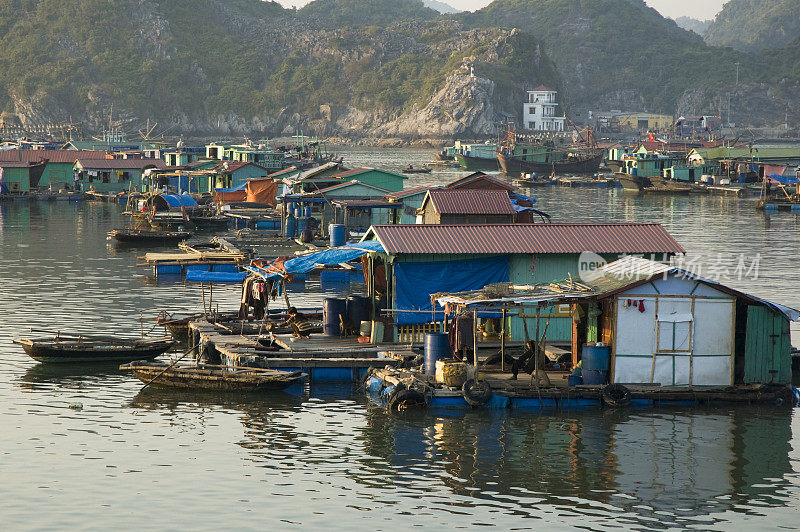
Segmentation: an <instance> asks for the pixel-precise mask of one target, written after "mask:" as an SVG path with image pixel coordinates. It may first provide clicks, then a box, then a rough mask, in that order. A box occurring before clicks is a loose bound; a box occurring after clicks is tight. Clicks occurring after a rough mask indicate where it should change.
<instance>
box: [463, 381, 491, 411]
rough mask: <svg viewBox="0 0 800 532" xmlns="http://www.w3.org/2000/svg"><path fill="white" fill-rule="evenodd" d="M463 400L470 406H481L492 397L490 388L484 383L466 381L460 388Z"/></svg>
mask: <svg viewBox="0 0 800 532" xmlns="http://www.w3.org/2000/svg"><path fill="white" fill-rule="evenodd" d="M461 391H462V392H463V394H464V400H465V401H466V402H467V403H469V404H470V405H471V406H483V405H485V404H486V403H487V402H488V401H489V399H490V398H491V397H492V387H491V386H490V385H489V383H488V382H486V381H479V380H476V379H467V381H466V382H465V383H464V386H462V387H461Z"/></svg>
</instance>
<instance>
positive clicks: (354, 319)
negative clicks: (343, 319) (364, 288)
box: [347, 296, 370, 326]
mask: <svg viewBox="0 0 800 532" xmlns="http://www.w3.org/2000/svg"><path fill="white" fill-rule="evenodd" d="M369 315H370V304H369V298H368V297H364V296H350V297H348V298H347V319H349V320H350V322H351V323H352V324H353V325H356V326H358V325H360V324H361V322H362V321H369Z"/></svg>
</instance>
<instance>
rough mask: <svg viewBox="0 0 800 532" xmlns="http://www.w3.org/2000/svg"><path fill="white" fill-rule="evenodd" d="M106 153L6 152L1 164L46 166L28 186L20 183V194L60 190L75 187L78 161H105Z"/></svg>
mask: <svg viewBox="0 0 800 532" xmlns="http://www.w3.org/2000/svg"><path fill="white" fill-rule="evenodd" d="M107 158H108V153H107V152H105V151H86V150H84V151H77V150H4V151H0V162H23V163H29V164H31V165H33V166H38V165H44V166H43V168H41V172H39V171H34V172H33V173H32V174H31V175H30V177H31V178H32V180H29V182H28V183H27V189H26V185H25V184H23V183H20V192H27V191H33V190H36V189H52V190H60V189H64V188H67V187H74V186H75V174H74V168H73V167H74V165H75V161H77V160H78V159H84V160H89V159H92V160H97V159H100V160H103V159H107Z"/></svg>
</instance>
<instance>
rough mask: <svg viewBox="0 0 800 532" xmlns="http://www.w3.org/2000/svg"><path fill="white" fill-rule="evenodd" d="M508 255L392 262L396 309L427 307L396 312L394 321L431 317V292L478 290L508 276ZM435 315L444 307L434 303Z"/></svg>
mask: <svg viewBox="0 0 800 532" xmlns="http://www.w3.org/2000/svg"><path fill="white" fill-rule="evenodd" d="M509 271H510V268H509V263H508V257H506V256H502V257H489V258H484V259H471V260H454V261H448V262H398V263H396V264H395V265H394V277H395V281H396V293H397V300H396V302H395V308H397V309H399V310H426V311H427V312H423V313H420V312H398V313H397V317H396V323H397V325H412V324H416V323H429V322H430V321H432V320H431V294H435V293H437V292H467V291H470V290H480V289H481V288H483V287H484V286H486V285H488V284H492V283H504V282H508V280H509ZM436 309H437V310H438V311H439V312H438V313H437V318H438V319H441V317H442V314H441V312H442V311H443V310H444V308H443V307H442V306H440V305H439V304H437V305H436Z"/></svg>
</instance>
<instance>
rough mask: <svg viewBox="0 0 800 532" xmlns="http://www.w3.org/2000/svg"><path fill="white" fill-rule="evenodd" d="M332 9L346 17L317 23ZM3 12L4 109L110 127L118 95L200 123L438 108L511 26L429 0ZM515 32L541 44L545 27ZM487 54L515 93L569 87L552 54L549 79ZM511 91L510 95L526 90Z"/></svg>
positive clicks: (2, 8)
mask: <svg viewBox="0 0 800 532" xmlns="http://www.w3.org/2000/svg"><path fill="white" fill-rule="evenodd" d="M23 8H24V9H23ZM332 13H337V15H336V16H338V17H340V22H337V23H335V24H333V25H334V26H335V27H332V28H322V27H321V26H320V25H318V24H316V23H314V22H313V19H314V18H316V17H327V18H328V19H330V17H333V16H334V15H333V14H332ZM0 15H2V16H1V17H0V25H2V26H0V27H4V28H6V29H7V31H6V32H5V34H4V35H3V36H2V37H0V69H2V72H3V76H0V110H11V111H14V110H15V107H16V106H15V104H23V105H26V104H29V103H31V102H32V105H34V106H38V107H39V110H40V111H42V116H44V115H48V114H49V116H48V119H55V120H56V121H58V120H66V119H67V118H68V116H70V115H71V116H72V117H73V118H74V119H75V120H78V121H80V120H83V119H84V117H85V116H86V115H89V116H92V117H93V121H94V123H95V124H96V125H97V124H102V123H103V121H104V120H107V116H108V110H109V109H110V106H111V104H112V103H113V105H114V111H115V116H116V117H118V118H120V115H122V118H124V117H125V114H126V113H127V114H128V115H129V116H131V115H132V117H138V118H139V119H144V118H148V117H149V118H154V119H157V120H162V121H170V120H178V121H183V122H187V121H188V122H190V123H198V122H202V121H203V120H206V121H208V122H213V121H214V120H213V117H218V116H227V115H230V114H232V113H233V114H236V115H237V116H239V117H243V118H244V119H245V120H249V119H250V118H251V117H254V116H257V117H266V118H269V117H275V116H278V115H280V114H281V113H287V112H288V113H289V114H293V113H299V114H300V115H301V116H303V117H304V118H306V119H309V120H311V119H314V118H317V117H318V116H319V113H320V106H321V105H330V106H341V107H344V106H347V105H352V106H355V107H358V108H359V109H362V110H364V111H367V112H378V113H382V114H385V115H387V116H389V115H392V114H396V113H398V112H402V111H403V110H408V109H412V108H415V107H420V106H424V105H425V104H426V103H427V102H428V101H429V100H430V98H431V97H432V96H433V95H434V94H436V92H437V91H438V90H440V89H441V88H442V87H443V85H444V81H445V79H446V77H447V76H448V75H450V74H451V73H452V72H453V71H454V69H455V68H456V67H457V66H458V64H459V63H460V60H461V58H462V57H463V56H465V55H467V56H468V55H471V54H473V53H474V55H480V53H479V50H478V49H479V48H480V47H481V46H484V47H485V48H486V49H487V50H488V49H489V48H490V47H491V46H490V42H491V41H492V40H493V39H498V38H500V37H499V36H500V35H501V34H502V32H500V31H499V30H497V31H486V32H481V35H480V36H475V35H473V34H468V32H466V31H464V30H463V28H460V27H459V26H458V24H457V23H454V22H449V23H447V22H444V24H445V26H444V27H442V26H439V24H440V22H437V21H435V20H434V21H431V22H425V21H424V20H420V19H422V18H433V19H435V18H437V17H438V14H437V13H436V12H435V11H433V10H430V9H428V8H426V7H424V6H423V5H422V3H421V2H419V1H418V0H403V1H400V2H398V1H397V0H378V1H375V0H370V1H367V0H318V2H315V3H313V4H311V5H309V6H308V7H307V8H305V9H303V10H300V11H298V12H296V13H295V12H294V11H292V10H285V9H283V8H282V7H281V6H280V5H279V4H276V3H274V2H262V1H260V0H182V1H181V2H166V1H163V2H159V3H156V2H141V1H139V0H40V1H34V0H30V1H27V2H26V1H24V0H0ZM410 16H413V17H416V19H417V20H416V21H415V22H405V23H399V25H396V27H393V28H392V29H386V27H385V26H386V24H388V23H389V22H391V21H393V20H394V19H396V18H404V17H405V18H408V17H410ZM75 20H80V21H81V24H75V23H74V21H75ZM345 20H348V21H350V23H349V24H348V23H345V22H344V21H345ZM378 21H383V22H382V23H381V24H382V25H381V24H377V22H378ZM329 22H330V20H329ZM366 22H369V23H370V24H371V25H363V24H364V23H366ZM506 33H507V32H506ZM513 42H519V46H521V47H528V46H534V48H537V47H538V46H536V45H535V44H534V43H535V42H536V40H535V39H534V38H533V37H532V36H531V35H526V36H525V38H524V39H522V38H520V39H517V40H516V41H513ZM506 46H511V47H512V48H513V46H514V45H513V44H507V45H506ZM526 53H527V52H526V51H525V50H523V49H520V50H512V51H511V52H510V55H509V57H516V56H519V55H522V56H524V54H526ZM515 54H516V55H515ZM478 61H479V62H480V61H483V62H482V63H481V64H484V65H486V71H487V72H488V71H491V73H492V75H493V76H496V77H497V78H499V79H498V80H497V81H498V86H499V87H508V90H511V88H510V84H511V81H510V80H519V79H520V78H524V77H525V76H528V77H530V78H532V79H535V80H541V82H548V83H557V73H556V71H555V68H553V67H552V63H550V62H549V61H548V60H547V59H546V58H543V60H542V64H544V65H547V66H548V69H546V74H545V75H544V76H545V77H542V75H541V74H540V72H539V67H538V66H536V65H534V64H533V63H531V64H521V63H519V62H517V63H513V62H512V63H513V64H512V63H509V64H504V63H498V64H494V63H493V62H492V61H491V60H489V59H483V58H480V57H479V60H478ZM503 90H504V89H501V90H500V91H498V94H497V97H498V99H499V100H502V99H505V100H506V101H511V100H513V97H512V96H511V95H510V94H505V93H503ZM54 114H55V116H53V115H54ZM284 116H285V115H284ZM181 117H185V118H181Z"/></svg>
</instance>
